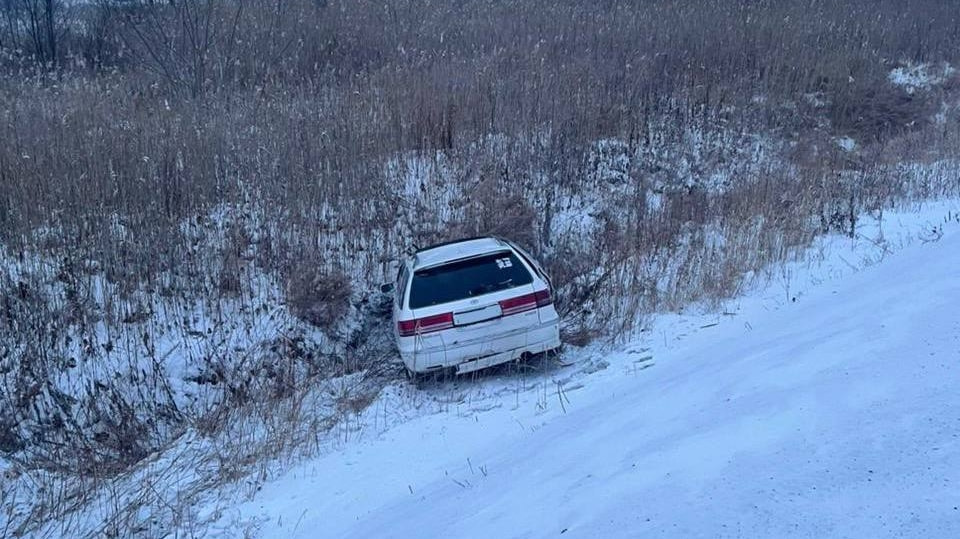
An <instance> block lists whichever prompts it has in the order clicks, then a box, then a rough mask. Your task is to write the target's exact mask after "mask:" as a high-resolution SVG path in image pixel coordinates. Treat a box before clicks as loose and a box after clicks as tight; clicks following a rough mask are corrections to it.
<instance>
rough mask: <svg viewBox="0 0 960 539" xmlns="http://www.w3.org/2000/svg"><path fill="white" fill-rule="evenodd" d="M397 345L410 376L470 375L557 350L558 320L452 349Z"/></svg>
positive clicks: (408, 344) (466, 343)
mask: <svg viewBox="0 0 960 539" xmlns="http://www.w3.org/2000/svg"><path fill="white" fill-rule="evenodd" d="M411 341H412V342H410V343H404V344H407V346H403V345H401V348H400V356H401V357H402V358H403V363H404V365H406V367H407V368H408V369H410V370H411V371H413V372H417V373H423V372H430V371H434V370H437V369H444V368H451V367H455V368H456V371H457V373H458V374H459V373H467V372H473V371H476V370H479V369H483V368H486V367H492V366H494V365H499V364H501V363H506V362H508V361H513V360H516V359H519V358H520V357H521V356H523V355H524V354H538V353H540V352H546V351H549V350H553V349H555V348H559V347H560V324H559V320H552V321H550V322H547V323H545V324H540V325H538V326H534V327H530V328H524V329H523V330H520V331H514V332H510V333H507V334H503V335H495V336H492V337H489V338H485V339H482V340H478V341H473V342H465V343H460V344H456V345H453V346H435V347H430V348H427V347H423V346H419V345H418V344H417V342H416V341H414V340H413V339H411Z"/></svg>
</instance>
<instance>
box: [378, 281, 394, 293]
mask: <svg viewBox="0 0 960 539" xmlns="http://www.w3.org/2000/svg"><path fill="white" fill-rule="evenodd" d="M393 289H394V284H393V283H384V284H382V285H380V291H381V292H383V293H384V294H389V293H391V292H393Z"/></svg>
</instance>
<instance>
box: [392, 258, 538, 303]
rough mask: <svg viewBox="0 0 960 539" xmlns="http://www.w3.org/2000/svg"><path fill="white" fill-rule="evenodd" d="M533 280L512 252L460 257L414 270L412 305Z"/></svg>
mask: <svg viewBox="0 0 960 539" xmlns="http://www.w3.org/2000/svg"><path fill="white" fill-rule="evenodd" d="M532 282H533V276H532V275H530V272H529V271H527V268H526V267H524V265H523V263H522V262H520V260H518V259H517V256H516V255H515V254H513V253H512V252H510V251H503V252H499V253H493V254H489V255H483V256H478V257H475V258H468V259H466V260H459V261H456V262H451V263H449V264H443V265H441V266H434V267H432V268H426V269H422V270H419V271H415V272H414V273H413V281H412V282H411V283H410V308H411V309H419V308H421V307H429V306H431V305H440V304H441V303H449V302H451V301H457V300H461V299H466V298H470V297H473V296H481V295H483V294H489V293H491V292H498V291H500V290H506V289H508V288H513V287H516V286H523V285H527V284H530V283H532Z"/></svg>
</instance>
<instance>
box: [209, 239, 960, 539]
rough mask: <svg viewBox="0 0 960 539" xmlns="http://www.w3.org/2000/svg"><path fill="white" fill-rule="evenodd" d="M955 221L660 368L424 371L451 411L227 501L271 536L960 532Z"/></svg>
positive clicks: (667, 353) (959, 290) (710, 333)
mask: <svg viewBox="0 0 960 539" xmlns="http://www.w3.org/2000/svg"><path fill="white" fill-rule="evenodd" d="M955 228H956V227H954V230H952V231H951V230H949V229H948V230H946V231H945V232H944V234H943V235H942V237H939V239H938V241H929V242H917V243H915V244H914V245H912V246H909V247H907V248H905V249H904V250H902V251H900V252H898V253H896V254H891V255H889V256H887V257H886V260H884V261H883V263H881V264H877V265H873V266H871V267H868V268H866V269H865V270H863V271H861V272H858V273H855V274H853V275H850V276H848V277H845V278H844V279H842V280H838V281H833V282H828V283H826V284H823V285H821V286H818V287H815V288H814V289H813V290H812V291H811V292H810V293H809V294H807V295H803V296H800V297H798V298H791V299H792V300H793V301H792V302H788V303H786V304H785V305H784V306H783V307H782V308H780V309H777V310H775V311H770V310H769V309H767V308H764V307H763V306H762V304H761V303H760V302H754V303H750V304H749V305H746V306H745V307H744V309H743V310H742V311H741V312H740V313H739V314H738V316H737V317H735V318H733V319H732V320H730V319H728V320H727V321H725V322H724V323H722V324H720V325H719V326H718V327H712V328H709V329H705V330H701V331H698V332H697V333H696V334H694V335H691V336H689V337H687V338H686V339H684V340H683V341H681V342H680V343H679V344H676V343H671V344H670V345H669V346H664V348H663V349H662V350H660V349H658V350H656V352H655V353H656V365H655V366H654V368H650V369H646V368H644V367H646V366H648V365H649V363H650V362H649V361H647V362H644V360H646V359H647V356H646V355H644V354H645V353H646V352H642V351H640V350H638V349H631V348H629V347H628V348H627V349H626V350H625V351H623V352H619V353H618V356H617V357H616V358H610V361H611V362H612V364H613V365H614V367H613V368H609V369H607V370H606V371H604V372H600V373H597V375H595V376H593V377H591V381H590V384H589V385H587V386H580V385H579V384H572V385H570V384H568V385H567V386H564V385H563V384H562V381H555V384H556V385H555V387H554V386H551V385H549V384H543V385H542V386H538V388H537V389H536V391H535V393H536V395H533V394H532V393H534V391H530V390H528V391H521V390H520V389H519V387H518V388H517V389H516V392H515V393H516V394H515V395H514V393H512V392H511V391H510V390H509V389H507V388H505V389H504V391H503V392H502V393H501V394H500V395H499V396H495V397H491V398H487V399H486V400H474V399H466V398H464V397H463V396H462V395H461V396H460V398H459V399H458V398H457V397H456V395H455V393H456V391H455V390H448V389H438V390H435V391H437V392H438V393H439V392H443V391H446V392H449V394H450V395H452V401H453V402H452V403H451V404H450V405H449V406H448V408H447V412H446V413H439V414H432V415H423V416H421V417H417V418H415V419H413V420H411V421H407V422H405V423H403V424H400V425H396V426H393V427H392V428H386V429H385V430H384V431H383V432H382V433H379V435H378V436H377V437H376V439H375V440H373V441H370V442H365V443H348V444H346V446H345V447H343V448H341V449H342V450H340V451H336V452H332V453H331V454H329V455H327V456H326V457H323V458H320V459H317V460H314V461H310V462H308V463H305V464H303V465H301V466H299V467H297V468H296V469H294V470H293V471H290V472H289V473H287V474H286V475H285V476H283V477H281V478H279V479H277V480H274V481H271V482H268V483H267V484H266V485H265V486H264V487H263V490H262V491H261V492H258V493H257V494H256V496H255V498H254V500H253V501H251V502H249V503H247V504H246V505H244V506H242V507H240V508H239V510H238V513H231V514H230V515H226V516H224V521H228V520H229V521H232V522H233V523H234V525H236V524H237V523H239V522H244V523H246V527H248V529H249V531H253V532H254V533H255V534H257V535H262V536H265V537H555V536H560V535H561V534H562V535H563V536H564V537H827V536H829V537H891V536H897V537H953V536H960V509H958V507H960V391H957V388H958V382H960V316H958V300H960V270H958V268H960V234H958V233H957V231H956V230H955ZM664 344H665V345H666V343H664ZM631 357H636V358H637V360H631ZM631 362H633V363H634V364H635V365H636V368H633V369H630V368H623V367H624V366H626V367H629V366H630V365H631ZM486 383H487V384H488V385H490V384H496V383H500V382H498V381H489V380H488V381H487V382H486ZM383 398H386V397H383ZM398 400H400V399H398ZM561 401H562V406H561V405H560V403H561ZM381 413H382V414H383V415H384V416H385V419H388V418H386V416H387V415H388V411H387V408H386V405H384V411H383V412H381ZM225 531H226V530H225Z"/></svg>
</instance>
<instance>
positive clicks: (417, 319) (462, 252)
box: [382, 237, 560, 377]
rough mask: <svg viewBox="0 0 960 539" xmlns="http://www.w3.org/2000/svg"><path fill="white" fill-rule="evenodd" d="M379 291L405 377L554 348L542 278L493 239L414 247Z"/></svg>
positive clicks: (512, 248) (518, 253)
mask: <svg viewBox="0 0 960 539" xmlns="http://www.w3.org/2000/svg"><path fill="white" fill-rule="evenodd" d="M382 289H383V291H384V292H393V295H394V301H393V322H394V328H393V330H394V335H395V337H396V340H397V347H398V348H399V350H400V356H401V358H403V363H404V365H405V366H406V368H407V373H408V374H410V375H411V376H413V377H416V376H418V375H421V374H423V373H430V372H436V371H443V370H446V371H455V372H456V373H458V374H459V373H466V372H472V371H476V370H478V369H482V368H485V367H490V366H493V365H497V364H500V363H505V362H507V361H512V360H516V359H520V358H521V357H527V356H530V355H533V354H538V353H541V352H548V351H551V350H555V349H557V348H559V347H560V329H559V328H560V317H559V316H558V315H557V310H556V309H555V308H554V305H553V297H552V296H551V290H550V279H549V278H548V277H547V275H546V273H544V271H543V269H542V268H541V267H540V265H539V264H537V262H536V261H534V259H533V257H531V256H530V255H529V254H527V253H526V252H524V251H523V250H522V249H520V248H519V247H517V246H516V245H514V244H512V243H510V242H508V241H506V240H503V239H500V238H494V237H482V238H471V239H465V240H459V241H455V242H449V243H444V244H440V245H435V246H432V247H428V248H426V249H422V250H420V251H418V252H417V253H416V254H415V255H413V256H412V257H410V258H408V259H407V260H405V261H404V262H403V263H402V264H401V267H400V270H399V271H398V274H397V281H396V283H395V284H392V283H391V284H387V285H384V286H383V287H382Z"/></svg>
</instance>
